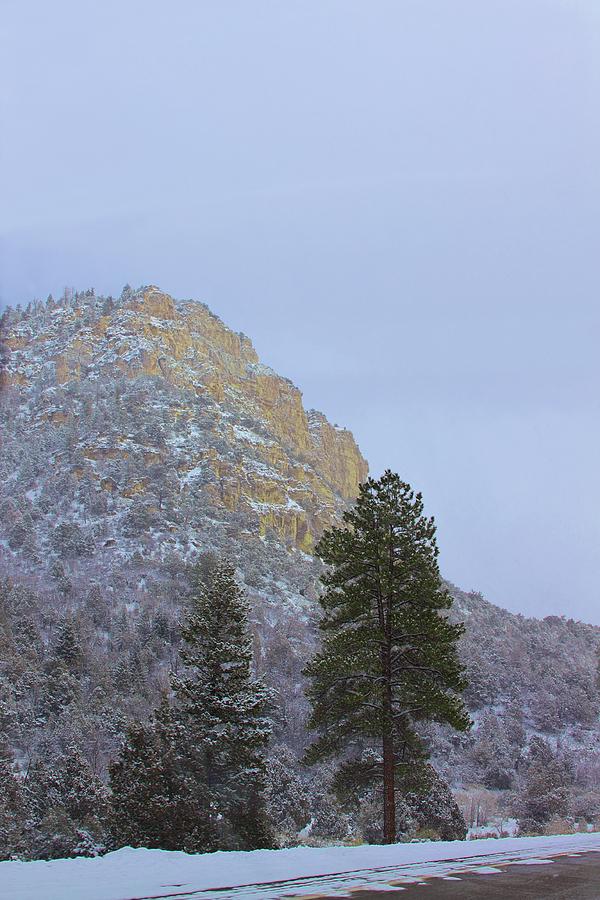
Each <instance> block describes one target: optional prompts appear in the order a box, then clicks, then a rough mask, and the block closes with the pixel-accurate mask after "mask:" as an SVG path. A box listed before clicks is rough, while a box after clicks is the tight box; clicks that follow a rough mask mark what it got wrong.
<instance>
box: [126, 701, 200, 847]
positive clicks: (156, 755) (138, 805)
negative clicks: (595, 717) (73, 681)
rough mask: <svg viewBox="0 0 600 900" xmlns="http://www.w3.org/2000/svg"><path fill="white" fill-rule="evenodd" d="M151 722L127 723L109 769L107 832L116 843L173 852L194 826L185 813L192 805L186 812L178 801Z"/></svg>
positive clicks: (173, 779) (175, 782)
mask: <svg viewBox="0 0 600 900" xmlns="http://www.w3.org/2000/svg"><path fill="white" fill-rule="evenodd" d="M166 711H167V712H168V707H167V708H166ZM159 718H160V714H159ZM156 725H157V723H156V722H155V723H154V727H144V726H142V725H133V726H132V727H131V728H130V729H129V732H128V734H127V738H126V741H125V744H124V745H123V747H122V748H121V752H120V754H119V757H118V759H117V760H116V762H115V763H113V765H112V766H111V767H110V787H111V791H112V800H111V810H112V814H111V831H112V834H113V838H114V841H115V843H116V844H117V846H125V845H127V846H131V847H160V848H162V849H165V850H171V849H174V850H177V849H180V848H181V847H182V846H184V844H185V841H186V838H187V835H188V832H189V831H190V829H192V828H193V827H194V826H193V824H192V822H191V820H190V815H189V813H192V814H193V811H194V810H193V806H192V808H191V809H190V810H188V808H187V805H184V803H183V802H182V798H181V796H180V794H179V784H178V779H177V773H176V772H175V770H174V767H173V764H172V759H170V758H169V754H168V752H166V751H167V748H166V747H165V745H164V743H163V742H162V741H161V739H160V735H159V729H158V728H157V727H156ZM195 812H196V814H198V812H199V811H198V809H196V810H195Z"/></svg>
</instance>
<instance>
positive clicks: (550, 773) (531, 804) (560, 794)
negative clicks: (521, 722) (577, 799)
mask: <svg viewBox="0 0 600 900" xmlns="http://www.w3.org/2000/svg"><path fill="white" fill-rule="evenodd" d="M571 782H572V771H571V766H570V764H569V762H568V760H567V759H565V758H561V756H560V754H558V753H556V752H555V751H554V750H553V749H552V747H551V746H550V744H548V743H547V742H546V741H544V740H543V739H542V738H540V737H537V736H536V737H533V738H532V739H531V741H530V743H529V753H528V768H527V771H526V773H525V784H524V786H523V791H522V793H521V795H520V797H519V798H518V800H517V806H518V808H517V812H518V813H519V829H520V830H521V831H533V832H539V831H541V830H542V829H543V828H544V826H545V825H546V824H547V823H548V822H549V821H550V819H552V818H553V817H557V816H565V815H567V813H568V811H569V802H570V794H571V792H570V784H571Z"/></svg>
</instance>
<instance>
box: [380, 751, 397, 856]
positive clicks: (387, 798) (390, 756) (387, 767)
mask: <svg viewBox="0 0 600 900" xmlns="http://www.w3.org/2000/svg"><path fill="white" fill-rule="evenodd" d="M383 843H384V844H395V843H396V795H395V792H394V741H393V738H392V737H391V736H390V735H386V736H385V737H384V738H383Z"/></svg>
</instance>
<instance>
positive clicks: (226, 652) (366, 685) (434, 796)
mask: <svg viewBox="0 0 600 900" xmlns="http://www.w3.org/2000/svg"><path fill="white" fill-rule="evenodd" d="M318 552H319V554H320V555H321V557H322V559H323V561H324V562H325V563H326V564H327V567H326V568H325V569H324V572H323V587H324V590H323V593H322V595H321V605H322V608H323V614H322V618H321V620H320V626H321V630H322V633H323V636H324V638H323V643H322V644H321V645H320V648H319V649H318V650H317V653H316V654H315V656H314V657H313V660H312V661H311V662H310V664H309V666H308V669H307V674H308V675H309V677H310V689H309V695H310V698H311V701H312V709H313V712H312V721H311V725H312V727H313V728H315V729H316V735H315V737H316V740H315V743H313V745H312V747H310V748H309V749H308V753H307V757H306V760H305V761H304V762H303V761H302V760H301V759H300V758H299V755H298V753H297V752H295V751H294V750H293V749H292V747H290V745H289V743H287V744H286V743H283V742H282V739H281V738H282V734H283V732H282V730H281V720H280V719H279V721H278V709H277V707H278V697H277V694H276V693H275V692H273V691H272V690H271V689H269V688H268V687H267V686H266V685H265V681H264V679H263V678H261V677H257V675H256V674H255V672H256V665H255V660H254V659H253V655H254V654H253V640H252V634H251V630H250V627H249V606H248V602H247V600H246V598H245V595H244V591H243V590H242V588H241V587H240V585H239V583H238V582H237V580H236V578H235V570H234V568H233V567H232V566H231V565H230V564H228V563H226V562H223V561H222V560H219V559H218V558H217V557H216V556H214V555H211V554H206V555H205V556H203V557H201V558H200V559H199V561H198V562H197V563H196V564H195V565H194V566H193V567H192V568H191V569H190V570H189V572H188V573H187V575H186V579H187V584H188V591H187V594H186V597H185V616H184V620H183V624H182V625H178V624H177V622H176V621H174V620H171V619H170V618H169V616H168V615H166V614H165V611H164V610H163V611H161V610H160V609H158V610H154V612H153V614H152V616H151V620H147V621H146V625H145V628H146V635H147V642H146V648H147V655H146V656H145V657H140V656H139V655H137V656H135V657H131V656H130V655H127V657H126V658H127V664H126V665H125V661H124V660H122V661H121V662H119V663H118V664H117V665H116V666H114V667H109V668H106V667H103V666H102V663H101V660H100V659H99V658H98V656H97V655H95V654H92V653H90V650H89V642H88V641H87V640H86V627H87V628H88V629H89V627H90V625H91V619H96V620H97V621H98V622H100V623H101V625H102V627H103V628H104V629H107V628H108V624H109V623H108V616H109V610H108V609H107V608H106V606H105V605H104V604H103V603H102V602H101V600H100V598H99V595H96V596H94V595H92V596H89V597H88V598H87V603H86V604H84V605H83V606H82V607H81V608H80V610H79V615H78V616H74V615H73V616H69V617H67V618H65V619H64V620H63V622H62V625H61V626H60V627H59V628H57V629H56V630H55V631H54V635H55V636H54V639H53V641H52V642H51V644H50V646H49V647H48V648H47V649H45V650H44V649H42V646H41V644H43V643H44V642H40V634H39V630H38V626H37V625H36V624H35V621H36V616H35V615H33V613H34V602H35V601H34V595H32V594H31V593H28V592H27V591H24V590H23V589H19V588H18V587H16V586H15V585H9V584H7V583H5V585H4V588H3V590H2V591H1V592H0V599H1V600H2V605H1V606H0V609H1V610H2V616H1V619H0V621H1V622H2V626H3V629H2V634H3V636H4V638H3V644H2V648H1V649H2V651H3V657H2V658H3V660H4V673H3V678H4V681H5V682H6V677H7V675H8V674H9V673H8V671H7V668H6V664H7V663H9V664H10V665H12V666H13V667H15V668H17V669H18V670H19V671H13V672H12V675H13V676H20V680H19V681H18V683H19V685H20V688H19V689H20V690H22V691H31V692H32V696H33V697H34V698H35V704H34V705H33V706H32V707H29V708H30V710H31V711H30V715H31V716H33V717H36V718H37V719H38V721H37V722H30V723H27V722H25V721H23V720H22V719H20V718H19V713H18V711H17V710H16V707H14V706H13V707H12V708H11V704H10V703H9V702H7V695H6V694H5V698H4V700H3V701H2V703H1V704H0V727H1V728H2V732H1V733H2V735H3V742H2V744H1V745H0V856H1V857H2V858H13V857H15V858H53V857H62V856H70V855H93V854H97V853H101V852H104V851H106V850H109V849H112V848H115V847H118V846H123V845H132V846H147V847H162V848H166V849H185V850H188V851H192V852H193V851H195V852H198V851H207V850H214V849H219V848H221V849H250V848H254V847H274V846H285V845H289V844H293V843H297V842H299V841H304V842H306V841H307V840H308V841H312V842H315V841H316V842H317V843H318V842H320V841H357V840H364V841H369V842H381V841H382V840H388V841H390V840H402V839H407V838H409V837H413V836H414V835H421V836H424V837H434V838H435V837H437V838H442V839H453V838H457V837H464V836H465V833H466V824H469V825H474V826H477V825H480V824H485V823H486V822H487V821H488V820H489V819H490V814H491V813H496V814H497V813H499V818H500V820H502V819H503V818H506V817H507V816H508V815H509V814H510V815H514V816H515V817H517V818H518V819H519V822H520V826H521V828H522V830H524V831H528V832H540V831H543V830H547V829H552V828H557V827H559V825H560V827H562V828H563V830H564V829H565V828H571V827H573V823H574V821H575V818H577V817H578V818H581V819H582V820H583V819H585V820H586V821H592V820H593V819H594V818H595V816H596V815H597V810H598V799H599V798H598V796H597V795H595V794H594V792H593V790H588V791H587V792H586V791H581V790H580V791H579V792H577V794H575V791H574V786H575V785H576V784H577V783H578V782H579V784H580V785H582V784H583V783H584V782H585V777H586V776H582V771H581V766H580V771H579V772H578V770H577V767H578V762H579V764H580V763H581V760H577V758H576V757H575V756H574V755H573V754H569V753H568V752H567V751H566V750H561V749H560V748H556V746H553V744H552V742H551V741H549V740H548V739H544V738H543V737H541V736H539V735H533V736H532V737H530V738H528V736H527V734H526V729H525V727H524V724H523V714H522V711H521V710H520V709H519V708H518V706H516V705H513V706H512V707H511V708H509V709H507V710H506V712H505V714H504V715H502V716H501V717H498V716H495V715H493V714H492V713H486V714H485V715H484V716H483V718H482V719H481V720H480V722H479V723H478V727H477V729H476V738H475V740H474V741H473V739H472V738H468V737H467V736H465V737H460V734H461V732H463V731H464V730H465V729H466V727H467V725H468V719H467V716H466V712H465V709H464V707H463V706H462V704H461V701H460V699H459V692H460V690H461V689H462V688H463V686H464V680H463V674H462V669H461V665H460V663H459V660H458V656H457V653H456V642H457V640H458V638H459V636H460V627H459V626H457V625H452V624H451V623H450V622H448V620H447V619H446V612H445V611H447V610H448V607H449V605H450V597H449V595H448V593H447V590H446V589H445V587H444V586H443V584H442V582H441V581H440V578H439V572H438V570H437V562H436V557H437V548H436V546H435V529H434V527H433V523H432V522H431V520H428V519H425V518H424V517H423V515H422V501H421V498H420V497H419V496H417V497H415V496H414V495H413V493H412V492H411V491H410V488H409V486H408V485H405V484H403V483H402V482H400V480H399V479H398V477H397V476H395V475H393V474H392V473H386V474H385V475H384V476H383V478H382V479H381V481H380V482H374V481H373V480H370V481H369V482H368V483H367V484H366V485H364V486H363V488H362V489H361V497H360V498H359V501H358V503H357V506H356V507H355V509H354V511H353V512H351V513H349V514H348V516H347V517H346V522H345V523H344V525H343V527H341V528H333V529H332V530H331V531H329V532H326V534H325V535H324V537H323V539H322V541H321V544H320V545H319V548H318ZM15 606H18V607H19V612H20V615H19V616H18V618H17V619H11V616H10V610H11V609H12V611H14V609H15ZM382 610H383V614H382ZM26 612H27V613H29V615H25V613H26ZM47 612H48V613H49V612H50V611H47ZM387 616H389V617H390V618H389V619H387V618H386V617H387ZM17 622H18V625H17ZM119 625H120V627H121V634H120V635H119V633H118V630H117V631H115V629H114V628H113V629H109V630H110V631H111V632H112V633H113V634H114V635H115V636H116V637H115V639H116V640H117V641H119V640H121V641H123V642H125V643H126V642H127V634H128V631H129V628H130V625H129V624H128V622H127V620H126V618H122V619H121V621H120V623H119ZM15 626H16V627H15ZM90 633H91V632H90V631H89V630H88V631H87V634H88V635H89V634H90ZM169 640H173V641H174V642H175V643H176V644H177V645H178V646H179V652H178V654H177V656H176V657H172V660H173V661H174V662H175V665H174V666H172V668H171V674H170V677H169V678H168V679H165V678H164V677H159V679H158V682H157V683H156V684H154V685H153V686H151V682H152V678H153V677H154V678H156V677H157V673H155V675H154V676H152V674H151V673H152V665H151V662H150V661H151V659H152V656H153V648H155V649H156V650H157V651H158V648H159V647H161V646H162V647H163V648H164V647H165V646H166V645H168V642H169ZM10 641H14V642H15V644H16V647H18V653H16V654H15V653H13V652H12V648H10ZM9 650H10V652H9ZM40 654H41V657H42V663H41V667H40V668H39V669H37V671H36V670H34V669H33V668H32V667H31V666H29V667H28V663H32V662H33V661H34V659H35V657H36V656H38V655H40ZM386 654H387V656H386ZM390 666H391V668H390ZM94 667H97V671H96V672H93V669H94ZM103 668H104V671H103V680H102V679H100V678H99V675H100V670H102V669H103ZM113 679H114V680H116V681H118V682H119V683H120V684H121V686H122V689H123V690H124V691H127V690H129V691H130V692H131V694H130V696H131V698H132V702H130V704H129V705H128V707H127V713H126V714H124V713H123V712H122V711H118V710H116V709H115V708H114V703H113V702H112V700H111V683H112V681H113ZM144 683H145V684H146V691H147V702H146V704H142V705H141V706H140V703H139V700H138V699H137V698H138V697H139V696H140V689H141V685H143V684H144ZM157 688H160V690H157ZM152 697H155V698H156V701H157V702H155V705H154V706H151V704H150V702H149V701H150V700H151V698H152ZM161 698H162V699H161ZM435 722H437V723H438V724H437V725H433V724H432V723H435ZM442 723H449V724H451V725H453V726H454V727H455V728H457V729H458V732H457V740H458V741H459V742H460V741H463V742H464V741H466V740H470V741H471V744H470V745H468V744H464V743H463V750H464V753H463V755H464V756H466V757H469V758H470V760H471V766H472V767H473V770H476V769H478V770H479V772H481V774H482V778H481V780H482V781H483V783H484V784H485V785H487V788H483V789H480V790H479V793H477V791H470V792H469V791H467V792H466V794H463V795H462V796H461V795H460V794H459V795H457V797H456V798H455V797H454V796H453V794H452V792H451V790H450V789H449V785H448V781H450V779H448V781H446V780H444V777H443V775H442V774H440V769H441V767H440V766H436V767H434V766H432V765H431V763H430V762H429V761H428V757H430V756H432V753H433V755H435V747H436V744H435V742H433V741H432V740H431V731H430V730H428V729H431V728H441V727H443V724H442ZM32 725H33V726H35V725H37V727H38V728H41V733H40V735H38V739H37V740H36V741H34V742H33V743H30V744H29V745H28V743H27V737H28V736H29V739H30V740H31V734H32V728H31V726H32ZM49 725H50V726H51V727H49ZM28 726H29V727H28ZM332 726H333V727H332ZM107 727H108V733H107ZM33 730H34V731H35V728H34V729H33ZM319 734H320V735H321V736H320V737H319ZM448 734H451V732H448ZM332 735H334V736H335V738H333V739H332ZM390 737H391V738H392V741H391V746H392V750H391V753H392V757H391V763H392V781H391V794H392V797H393V803H394V809H393V818H392V820H391V822H392V823H393V829H394V830H393V834H392V833H390V827H391V822H390V812H389V807H388V808H387V810H386V802H387V803H389V802H390V801H389V797H390V783H389V782H386V762H388V763H389V760H386V757H385V753H386V743H387V747H388V748H389V746H390V741H389V738H390ZM438 746H439V745H438ZM15 748H16V752H15ZM455 755H456V754H455ZM331 757H334V758H337V760H338V765H337V766H334V765H333V764H332V763H331V762H330V761H329V760H330V758H331ZM450 757H451V754H449V755H448V758H450ZM435 761H436V763H437V760H435ZM306 763H310V764H311V765H308V766H307V765H306ZM589 774H590V773H589V772H588V773H587V775H588V776H589ZM516 782H518V784H519V790H518V791H511V789H512V788H514V786H515V783H516ZM590 783H591V780H590ZM499 794H504V795H506V796H505V797H504V799H503V802H502V803H501V804H500V807H501V808H500V809H498V795H499ZM457 800H458V803H457ZM384 801H386V802H384ZM484 810H485V815H484ZM465 819H466V820H467V823H466V822H465Z"/></svg>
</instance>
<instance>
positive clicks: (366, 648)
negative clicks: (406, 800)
mask: <svg viewBox="0 0 600 900" xmlns="http://www.w3.org/2000/svg"><path fill="white" fill-rule="evenodd" d="M316 553H317V555H318V556H319V557H320V558H321V559H322V560H323V562H324V563H326V565H327V566H328V568H327V570H326V572H325V574H324V575H323V577H322V582H323V587H324V591H323V593H322V595H321V597H320V605H321V607H322V613H323V615H322V619H321V621H320V628H321V631H322V636H323V640H322V646H321V649H320V651H319V652H318V653H317V654H316V656H315V657H314V658H313V660H312V661H311V662H310V664H309V665H308V667H307V669H306V674H307V675H308V676H309V678H310V679H311V684H310V688H309V691H308V695H309V698H310V700H311V702H312V718H311V726H312V728H314V729H315V730H316V731H318V732H320V737H318V739H317V740H316V741H315V742H314V743H313V745H312V746H311V747H310V748H309V750H308V753H307V761H308V762H317V761H319V760H321V759H325V758H327V757H331V756H334V757H338V758H339V759H340V760H341V766H340V769H339V772H338V784H339V785H341V786H343V787H344V788H345V789H346V790H347V789H348V785H349V784H352V783H354V784H356V785H357V786H358V785H360V784H362V785H365V784H367V783H372V782H374V781H377V780H378V779H381V781H382V784H383V833H384V840H385V842H386V843H392V842H394V841H395V840H396V795H397V793H398V792H399V791H407V790H411V789H413V788H414V786H415V784H417V783H418V778H417V777H415V776H417V775H418V773H419V772H421V773H422V772H423V771H424V767H423V762H424V759H425V758H426V754H425V751H424V748H423V745H422V743H421V741H420V740H419V730H420V729H419V724H420V723H422V722H425V721H428V720H429V721H432V720H433V721H437V722H445V723H448V724H450V725H452V726H453V727H454V728H456V729H458V730H460V731H464V730H466V729H467V728H468V727H469V724H470V723H469V718H468V716H467V713H466V711H465V708H464V705H463V703H462V700H461V699H460V697H459V692H460V691H461V690H463V689H464V687H465V681H464V677H463V672H462V669H461V666H460V663H459V660H458V656H457V651H456V642H457V640H458V638H459V637H460V635H461V633H462V626H460V625H453V624H451V623H450V622H449V621H448V618H447V616H446V615H445V613H446V611H447V610H448V609H449V607H450V605H451V598H450V596H449V594H448V592H447V591H446V590H445V588H444V587H443V585H442V582H441V579H440V574H439V569H438V563H437V556H438V548H437V544H436V538H435V525H434V521H433V519H431V518H427V517H426V516H424V514H423V502H422V498H421V495H420V494H416V495H415V494H414V492H413V491H412V489H411V487H410V485H408V484H406V483H405V482H403V481H401V480H400V478H399V477H398V475H396V474H394V473H392V472H391V471H389V470H388V471H386V472H385V474H384V475H383V476H382V478H381V479H380V480H379V481H375V480H374V479H372V478H370V479H369V480H368V481H367V482H365V484H363V485H361V487H360V495H359V498H358V500H357V503H356V505H355V507H354V509H353V510H351V511H350V512H346V513H345V514H344V524H343V527H339V528H337V527H336V528H333V529H331V530H330V531H327V532H325V534H324V535H323V537H322V538H321V541H320V542H319V544H318V545H317V548H316ZM374 751H375V752H374Z"/></svg>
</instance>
